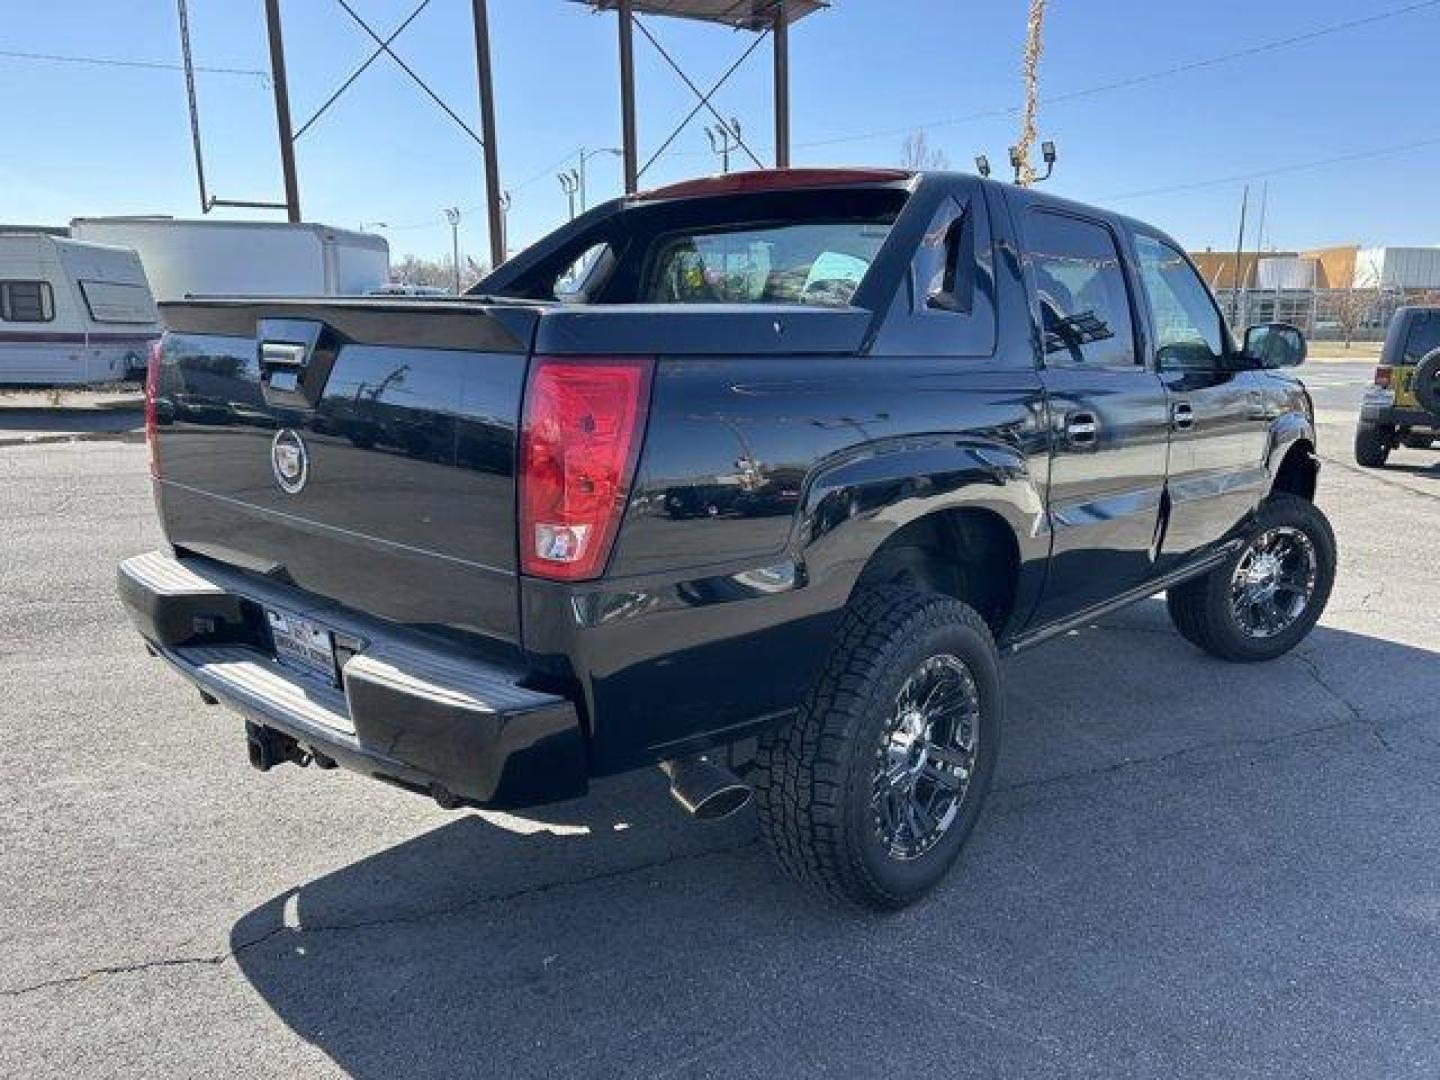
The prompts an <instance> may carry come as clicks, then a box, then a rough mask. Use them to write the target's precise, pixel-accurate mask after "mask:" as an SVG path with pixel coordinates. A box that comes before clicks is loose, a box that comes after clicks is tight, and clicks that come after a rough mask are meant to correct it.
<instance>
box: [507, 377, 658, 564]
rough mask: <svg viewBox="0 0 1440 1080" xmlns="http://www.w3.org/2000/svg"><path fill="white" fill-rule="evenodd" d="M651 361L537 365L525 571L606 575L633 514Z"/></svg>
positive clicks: (529, 432) (529, 406) (525, 426)
mask: <svg viewBox="0 0 1440 1080" xmlns="http://www.w3.org/2000/svg"><path fill="white" fill-rule="evenodd" d="M654 367H655V362H654V360H653V359H651V358H648V357H560V358H553V357H551V358H547V357H537V358H536V359H535V360H534V362H533V363H532V365H531V368H530V380H529V385H528V386H527V387H526V389H525V409H524V415H523V417H522V419H521V426H520V470H519V479H520V568H521V570H523V571H524V572H525V573H527V574H533V575H535V576H537V577H546V578H553V579H556V580H559V581H583V580H585V579H587V578H594V577H599V576H600V574H601V573H602V572H603V571H604V569H605V562H606V559H607V558H608V557H609V555H610V547H611V545H612V544H613V543H614V540H615V533H616V532H617V531H618V529H619V526H620V518H621V515H622V514H623V513H624V511H625V501H626V499H627V498H628V497H629V494H630V481H631V479H632V478H633V477H634V473H635V462H636V459H637V458H638V457H639V454H640V440H641V436H642V433H643V432H644V430H645V414H646V411H647V409H648V405H649V401H650V377H651V373H652V372H653V370H654Z"/></svg>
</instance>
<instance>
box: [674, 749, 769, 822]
mask: <svg viewBox="0 0 1440 1080" xmlns="http://www.w3.org/2000/svg"><path fill="white" fill-rule="evenodd" d="M660 771H661V772H662V773H664V774H665V777H666V779H668V780H669V781H670V795H671V797H672V798H674V800H675V801H676V802H677V803H679V804H680V806H681V808H682V809H684V811H685V812H686V813H687V814H689V815H690V816H691V817H693V818H698V819H699V820H701V821H719V820H720V819H721V818H725V817H729V816H730V815H731V814H733V813H735V812H736V811H737V810H741V809H743V808H744V806H745V804H746V803H748V802H749V801H750V796H751V795H752V794H753V792H752V791H751V789H750V785H749V784H747V783H745V781H743V780H741V779H740V778H739V777H738V776H736V775H735V774H734V773H733V772H731V771H730V770H729V769H727V768H725V767H724V766H722V765H716V764H715V763H714V762H713V761H711V760H709V759H708V758H706V757H705V756H704V755H702V754H693V755H691V756H690V757H683V758H674V759H673V760H670V761H662V762H660Z"/></svg>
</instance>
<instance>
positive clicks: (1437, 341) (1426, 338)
mask: <svg viewBox="0 0 1440 1080" xmlns="http://www.w3.org/2000/svg"><path fill="white" fill-rule="evenodd" d="M1436 349H1440V314H1437V313H1436V312H1433V311H1427V312H1422V313H1421V314H1419V315H1416V316H1415V317H1414V319H1413V320H1412V321H1411V323H1410V336H1409V337H1407V338H1406V339H1405V362H1406V363H1407V364H1418V363H1419V362H1420V361H1421V360H1424V359H1425V357H1426V356H1427V355H1429V354H1430V353H1432V352H1434V351H1435V350H1436Z"/></svg>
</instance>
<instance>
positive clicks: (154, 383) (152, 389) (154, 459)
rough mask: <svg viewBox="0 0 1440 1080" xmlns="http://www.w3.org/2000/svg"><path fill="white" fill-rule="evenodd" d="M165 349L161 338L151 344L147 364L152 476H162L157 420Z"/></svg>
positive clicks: (147, 429) (147, 436) (147, 427)
mask: <svg viewBox="0 0 1440 1080" xmlns="http://www.w3.org/2000/svg"><path fill="white" fill-rule="evenodd" d="M163 356H164V349H163V347H162V344H161V340H160V338H156V339H155V340H154V341H152V342H150V352H149V355H148V356H147V358H146V362H145V443H146V445H147V446H148V447H149V449H150V475H151V476H155V477H158V476H159V475H160V446H159V443H158V441H157V439H156V436H157V435H158V434H159V422H158V421H157V419H156V404H155V399H156V396H157V395H158V394H159V393H160V363H161V360H162V358H163Z"/></svg>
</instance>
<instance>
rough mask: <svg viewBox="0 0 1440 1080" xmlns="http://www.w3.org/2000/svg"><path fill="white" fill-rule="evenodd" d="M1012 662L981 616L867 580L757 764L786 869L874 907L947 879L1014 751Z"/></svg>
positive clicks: (763, 814)
mask: <svg viewBox="0 0 1440 1080" xmlns="http://www.w3.org/2000/svg"><path fill="white" fill-rule="evenodd" d="M1003 711H1004V699H1003V696H1002V694H1001V684H1000V664H999V656H998V654H997V652H996V649H995V643H994V641H993V639H992V638H991V636H990V630H989V628H988V627H987V626H986V625H985V622H984V620H982V619H981V618H980V616H979V615H978V614H976V613H975V611H974V610H972V609H971V608H969V607H967V606H966V605H965V604H962V603H960V602H959V601H956V600H952V599H950V598H949V597H945V596H941V595H939V594H936V593H924V592H918V591H916V590H912V589H907V588H898V587H886V588H882V589H870V588H866V589H863V590H861V591H860V592H858V593H857V594H856V597H855V598H854V599H853V600H852V601H851V603H850V606H849V607H848V608H847V610H846V612H845V615H844V618H843V622H842V625H841V628H840V632H839V634H838V636H837V640H836V644H835V647H834V649H833V651H832V653H831V655H830V658H829V660H828V661H827V664H826V667H825V669H824V671H823V673H822V675H821V677H820V679H819V681H818V683H817V685H816V687H815V689H814V690H813V691H812V692H811V694H810V695H809V697H808V699H807V700H806V702H805V703H804V705H802V707H801V709H800V711H799V713H798V714H797V715H796V716H795V718H794V719H793V720H791V721H790V722H789V723H787V724H785V725H784V726H783V727H781V728H780V729H778V730H776V731H774V732H772V733H770V734H769V735H767V736H766V737H765V738H764V739H763V740H762V741H761V744H760V752H759V755H758V758H757V762H756V764H757V766H758V767H757V770H756V773H757V777H756V780H757V782H756V807H757V810H758V813H759V819H760V826H761V831H762V833H763V834H764V836H765V838H766V840H767V842H768V843H769V845H770V847H771V849H772V850H773V851H774V853H775V855H776V857H777V859H778V860H779V862H780V865H781V867H782V868H783V869H784V870H785V871H786V872H787V873H788V874H789V875H790V876H791V877H793V878H796V879H798V880H799V881H801V882H802V883H805V884H807V885H810V886H812V887H814V888H816V889H818V890H820V891H821V892H824V893H827V894H829V895H831V896H833V897H837V898H841V899H844V900H848V901H851V902H854V903H856V904H859V905H861V906H864V907H870V908H879V909H893V908H899V907H904V906H905V905H906V904H909V903H911V902H913V901H914V900H916V899H918V898H919V897H921V896H923V895H924V894H925V893H926V892H928V891H929V890H930V889H931V888H933V887H934V886H935V885H936V884H937V883H938V882H939V881H940V879H941V878H943V877H944V876H945V873H946V871H948V870H949V868H950V866H951V864H952V863H954V861H955V859H956V857H957V856H958V855H959V854H960V849H961V847H962V846H963V845H964V843H965V840H966V838H967V837H968V836H969V834H970V831H971V829H972V828H973V827H974V824H975V820H976V818H977V817H978V816H979V813H980V806H981V803H982V802H983V801H984V798H985V793H986V791H987V790H988V788H989V786H990V778H991V775H992V773H993V772H994V768H995V760H996V756H997V754H998V752H999V748H1000V728H1001V721H1002V714H1003Z"/></svg>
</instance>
